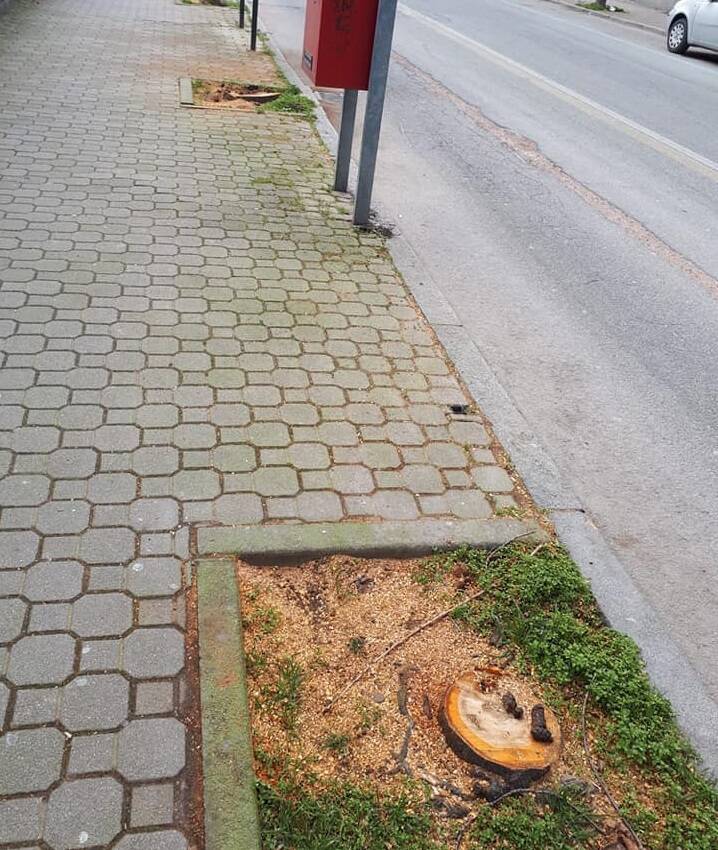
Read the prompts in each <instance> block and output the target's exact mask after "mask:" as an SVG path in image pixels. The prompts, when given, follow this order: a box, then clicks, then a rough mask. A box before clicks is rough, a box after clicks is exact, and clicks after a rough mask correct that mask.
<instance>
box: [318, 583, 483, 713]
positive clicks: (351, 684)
mask: <svg viewBox="0 0 718 850" xmlns="http://www.w3.org/2000/svg"><path fill="white" fill-rule="evenodd" d="M485 592H486V591H485V590H483V589H482V590H479V591H477V592H476V593H472V594H471V595H470V596H467V597H465V598H464V599H462V600H461V602H457V603H456V605H452V606H451V608H447V609H446V610H444V611H441V612H440V613H439V614H435V615H434V616H433V617H430V618H429V619H428V620H425V621H424V622H423V623H421V624H420V625H418V626H417V627H416V628H415V629H412V630H411V631H410V632H409V634H407V635H404V637H402V638H399V640H396V641H394V643H392V644H391V646H390V647H388V648H387V649H385V650H384V651H383V652H382V653H380V654H379V655H377V657H376V658H375V659H374V660H373V661H370V662H369V663H368V664H367V665H366V667H364V668H363V669H362V670H360V671H359V672H358V673H357V674H356V676H354V678H353V679H352V680H351V681H350V682H349V683H348V684H347V685H345V686H344V687H343V688H342V689H341V691H339V693H338V694H337V695H336V696H334V697H332V699H331V700H330V701H329V702H328V703H327V704H326V705H325V706H324V708H323V709H322V714H328V713H329V712H330V711H331V710H332V708H333V707H334V705H335V703H337V702H338V701H339V700H340V699H342V697H344V696H346V694H348V693H349V691H350V690H351V689H352V688H353V687H354V686H355V685H356V684H357V683H358V682H361V680H362V679H363V678H364V677H365V676H366V675H367V673H369V672H370V671H371V670H372V669H373V668H374V667H376V665H377V664H381V662H382V661H383V660H384V659H385V658H386V657H387V656H388V655H391V653H392V652H395V651H396V650H397V649H399V647H400V646H403V645H404V644H405V643H406V642H407V641H409V640H411V638H413V637H414V636H416V635H418V634H419V633H420V632H423V631H424V629H428V628H429V626H433V625H434V623H438V622H439V620H443V619H444V618H446V617H448V616H449V615H450V614H453V613H454V611H456V610H457V608H461V606H462V605H466V604H468V603H469V602H473V601H474V600H475V599H478V598H479V597H480V596H483V594H484V593H485Z"/></svg>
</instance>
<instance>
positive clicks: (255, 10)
mask: <svg viewBox="0 0 718 850" xmlns="http://www.w3.org/2000/svg"><path fill="white" fill-rule="evenodd" d="M258 18H259V0H252V35H251V37H250V41H249V49H250V50H256V49H257V20H258Z"/></svg>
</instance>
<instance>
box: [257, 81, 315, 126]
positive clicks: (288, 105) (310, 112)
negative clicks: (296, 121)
mask: <svg viewBox="0 0 718 850" xmlns="http://www.w3.org/2000/svg"><path fill="white" fill-rule="evenodd" d="M257 111H258V112H290V113H292V114H293V115H299V116H301V117H302V118H306V119H308V120H314V118H315V117H316V115H315V111H314V101H312V100H310V99H309V98H308V97H305V96H304V95H303V94H302V93H301V92H300V91H299V89H298V88H297V86H287V88H286V89H284V90H283V91H282V93H281V94H280V95H279V97H278V98H276V100H272V101H270V102H269V103H264V104H262V106H260V107H259V108H258V110H257Z"/></svg>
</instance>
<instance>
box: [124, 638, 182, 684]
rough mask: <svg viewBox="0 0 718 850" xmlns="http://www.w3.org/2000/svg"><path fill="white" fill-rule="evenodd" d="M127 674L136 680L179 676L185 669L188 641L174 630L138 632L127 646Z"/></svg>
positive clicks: (129, 639) (125, 647)
mask: <svg viewBox="0 0 718 850" xmlns="http://www.w3.org/2000/svg"><path fill="white" fill-rule="evenodd" d="M124 662H125V670H127V672H128V673H129V674H130V676H132V677H134V678H135V679H154V678H162V677H166V676H176V675H177V673H179V671H180V670H181V669H182V668H183V667H184V640H183V638H182V635H181V634H180V633H179V632H178V631H177V630H176V629H172V628H158V629H136V630H135V631H134V632H132V633H131V634H130V635H128V637H126V638H125V642H124Z"/></svg>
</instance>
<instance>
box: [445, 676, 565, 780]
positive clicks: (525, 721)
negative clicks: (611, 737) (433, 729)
mask: <svg viewBox="0 0 718 850" xmlns="http://www.w3.org/2000/svg"><path fill="white" fill-rule="evenodd" d="M440 719H441V726H442V729H443V731H444V735H445V736H446V740H447V742H448V744H449V746H450V747H451V749H452V750H453V751H454V752H455V753H456V754H457V755H458V756H459V757H460V758H462V759H464V761H468V762H471V763H472V764H478V765H481V767H483V768H485V769H488V770H490V771H494V772H495V773H498V774H499V775H501V776H508V777H511V778H512V779H518V778H521V779H523V780H525V781H528V782H532V781H535V780H536V779H539V778H540V777H541V776H543V775H544V774H545V773H546V771H547V770H548V769H549V767H551V765H552V764H553V763H554V762H555V761H557V760H558V758H559V756H560V754H561V728H560V727H559V725H558V721H557V720H556V717H555V716H554V714H553V712H552V711H550V709H548V708H546V709H545V721H546V728H547V729H548V730H549V731H550V732H551V735H552V737H553V740H552V741H551V742H549V743H544V742H541V741H536V740H534V739H533V738H532V736H531V719H530V717H529V716H528V712H524V715H523V717H521V718H516V717H513V716H511V715H510V714H508V713H507V711H506V709H505V707H504V705H503V704H502V701H501V695H500V694H499V693H498V692H497V691H495V690H491V691H488V692H487V693H484V692H483V691H482V690H481V687H480V685H479V682H478V680H477V678H476V676H475V674H474V673H464V674H463V675H462V676H460V677H459V678H458V679H456V680H455V681H454V682H453V683H452V684H451V685H450V686H449V688H448V689H447V691H446V696H445V697H444V703H443V706H442V711H441V718H440Z"/></svg>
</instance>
